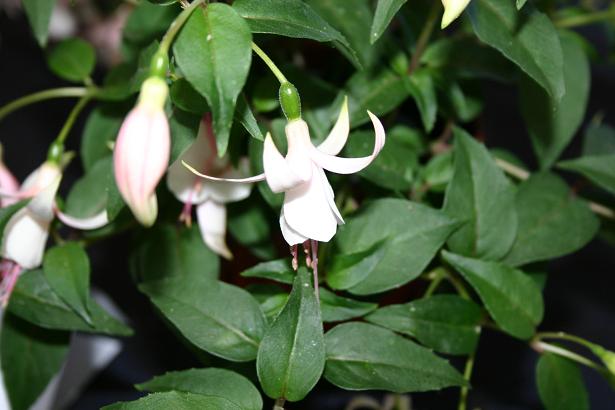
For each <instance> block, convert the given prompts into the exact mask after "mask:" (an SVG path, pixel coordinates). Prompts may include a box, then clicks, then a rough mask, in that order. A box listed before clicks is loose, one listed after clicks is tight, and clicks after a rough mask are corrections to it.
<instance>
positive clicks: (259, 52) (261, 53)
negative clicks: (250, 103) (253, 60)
mask: <svg viewBox="0 0 615 410" xmlns="http://www.w3.org/2000/svg"><path fill="white" fill-rule="evenodd" d="M252 50H254V52H255V53H256V54H257V55H258V56H259V57H260V58H261V60H263V62H264V63H265V64H267V67H269V69H270V70H271V72H272V73H273V75H275V77H276V78H277V79H278V81H279V82H280V84H284V83H287V82H288V80H287V79H286V77H284V74H282V71H280V69H279V68H278V67H277V66H276V65H275V63H274V62H273V60H272V59H271V58H269V56H268V55H267V54H265V52H264V51H263V50H262V49H261V48H260V47H259V46H257V45H256V44H255V43H252Z"/></svg>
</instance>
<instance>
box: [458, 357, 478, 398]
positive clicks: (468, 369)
mask: <svg viewBox="0 0 615 410" xmlns="http://www.w3.org/2000/svg"><path fill="white" fill-rule="evenodd" d="M475 355H476V353H472V354H471V355H470V356H468V359H467V360H466V366H465V369H464V371H463V378H464V379H465V381H466V382H468V384H467V385H466V386H463V387H462V388H461V391H460V393H459V405H458V406H457V409H458V410H466V407H467V402H468V393H469V392H470V387H469V386H470V379H471V378H472V370H473V369H474V358H475Z"/></svg>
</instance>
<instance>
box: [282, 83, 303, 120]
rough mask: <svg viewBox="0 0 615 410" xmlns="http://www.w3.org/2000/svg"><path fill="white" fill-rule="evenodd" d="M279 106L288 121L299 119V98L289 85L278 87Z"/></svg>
mask: <svg viewBox="0 0 615 410" xmlns="http://www.w3.org/2000/svg"><path fill="white" fill-rule="evenodd" d="M280 105H281V106H282V111H283V112H284V115H285V116H286V118H287V119H288V121H292V120H298V119H300V118H301V97H299V91H297V88H295V86H294V85H292V84H291V83H288V82H287V83H284V84H282V85H281V86H280Z"/></svg>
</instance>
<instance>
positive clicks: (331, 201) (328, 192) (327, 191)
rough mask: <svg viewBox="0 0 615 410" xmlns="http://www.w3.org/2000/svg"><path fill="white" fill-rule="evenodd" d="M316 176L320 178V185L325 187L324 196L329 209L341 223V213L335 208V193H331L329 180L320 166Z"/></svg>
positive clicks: (342, 222) (341, 223)
mask: <svg viewBox="0 0 615 410" xmlns="http://www.w3.org/2000/svg"><path fill="white" fill-rule="evenodd" d="M318 178H320V180H321V183H322V185H323V186H324V187H325V196H326V197H327V202H328V204H329V207H330V208H331V211H333V214H334V215H335V218H336V219H337V224H338V225H343V224H344V223H345V222H344V218H342V214H341V213H340V211H339V209H337V205H336V204H335V194H334V193H333V188H331V184H329V180H328V179H327V176H326V175H325V171H323V170H322V168H318Z"/></svg>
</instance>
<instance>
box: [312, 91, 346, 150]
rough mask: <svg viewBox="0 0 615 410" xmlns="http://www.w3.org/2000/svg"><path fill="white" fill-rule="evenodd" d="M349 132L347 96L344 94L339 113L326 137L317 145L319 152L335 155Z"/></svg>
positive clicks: (342, 146)
mask: <svg viewBox="0 0 615 410" xmlns="http://www.w3.org/2000/svg"><path fill="white" fill-rule="evenodd" d="M349 132H350V118H349V117H348V97H346V96H344V102H343V103H342V109H341V110H340V115H339V116H338V117H337V122H336V123H335V125H334V126H333V129H332V130H331V132H330V133H329V135H328V136H327V138H326V139H325V140H324V141H323V142H322V143H321V144H320V145H319V146H318V149H319V150H320V152H324V153H325V154H329V155H337V154H339V153H340V151H341V150H342V148H344V145H346V141H347V140H348V133H349Z"/></svg>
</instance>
